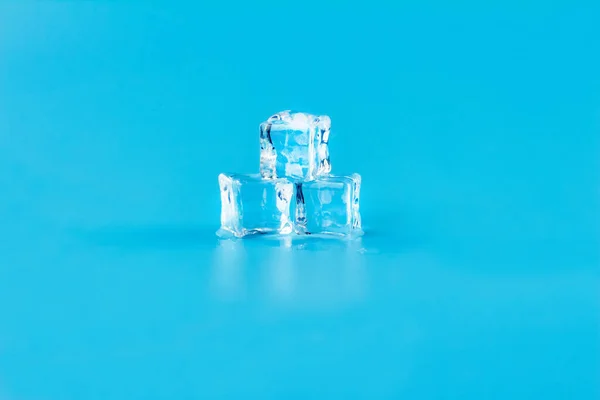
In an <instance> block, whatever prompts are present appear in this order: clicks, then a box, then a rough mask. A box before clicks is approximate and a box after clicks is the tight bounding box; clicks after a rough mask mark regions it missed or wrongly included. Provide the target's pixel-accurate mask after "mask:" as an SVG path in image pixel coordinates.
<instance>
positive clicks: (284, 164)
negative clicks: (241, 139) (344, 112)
mask: <svg viewBox="0 0 600 400" xmlns="http://www.w3.org/2000/svg"><path fill="white" fill-rule="evenodd" d="M330 128H331V120H330V119H329V117H328V116H326V115H322V116H318V117H317V116H314V115H311V114H306V113H301V112H291V111H282V112H280V113H277V114H275V115H273V116H272V117H271V118H269V119H268V120H267V121H265V122H263V123H262V124H260V173H261V175H262V176H263V177H264V178H276V177H288V178H292V179H300V180H312V179H316V178H317V177H319V176H321V175H325V174H328V173H329V172H330V171H331V164H330V161H329V147H328V142H329V131H330Z"/></svg>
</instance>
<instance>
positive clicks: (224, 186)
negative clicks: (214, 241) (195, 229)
mask: <svg viewBox="0 0 600 400" xmlns="http://www.w3.org/2000/svg"><path fill="white" fill-rule="evenodd" d="M219 186H220V187H221V229H220V231H219V234H220V235H222V236H230V235H233V236H237V237H242V236H246V235H248V234H253V233H280V234H288V233H291V231H292V221H291V218H290V209H291V206H292V199H293V196H294V189H293V188H294V185H293V184H292V183H291V182H289V181H287V180H285V179H273V180H264V179H261V177H260V175H258V174H256V175H242V174H232V175H226V174H220V175H219Z"/></svg>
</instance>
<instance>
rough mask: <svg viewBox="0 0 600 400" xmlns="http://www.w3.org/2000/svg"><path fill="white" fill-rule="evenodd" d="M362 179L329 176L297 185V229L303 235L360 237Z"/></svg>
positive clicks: (355, 176)
mask: <svg viewBox="0 0 600 400" xmlns="http://www.w3.org/2000/svg"><path fill="white" fill-rule="evenodd" d="M360 183H361V178H360V175H358V174H353V175H350V176H326V177H321V178H319V179H317V180H314V181H309V182H298V183H296V211H295V222H296V223H295V230H296V232H297V233H300V234H303V233H305V234H337V235H344V236H346V235H357V234H361V233H362V230H361V221H360V212H359V201H360Z"/></svg>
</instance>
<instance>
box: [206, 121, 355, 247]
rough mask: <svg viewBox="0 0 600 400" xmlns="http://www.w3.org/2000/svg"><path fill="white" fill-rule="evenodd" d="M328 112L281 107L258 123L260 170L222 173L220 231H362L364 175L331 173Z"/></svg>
mask: <svg viewBox="0 0 600 400" xmlns="http://www.w3.org/2000/svg"><path fill="white" fill-rule="evenodd" d="M330 128H331V120H330V119H329V117H328V116H318V117H317V116H314V115H310V114H306V113H300V112H291V111H282V112H280V113H277V114H275V115H273V116H272V117H271V118H269V119H268V120H266V121H265V122H263V123H262V124H260V174H251V175H244V174H220V175H219V186H220V188H221V229H220V230H219V232H218V234H219V235H220V236H236V237H243V236H246V235H250V234H255V233H271V234H281V235H287V234H291V233H296V234H299V235H306V234H324V235H341V236H354V235H357V234H360V233H361V232H362V231H361V222H360V213H359V199H360V175H358V174H352V175H349V176H335V175H330V172H331V163H330V161H329V146H328V143H329V131H330Z"/></svg>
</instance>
